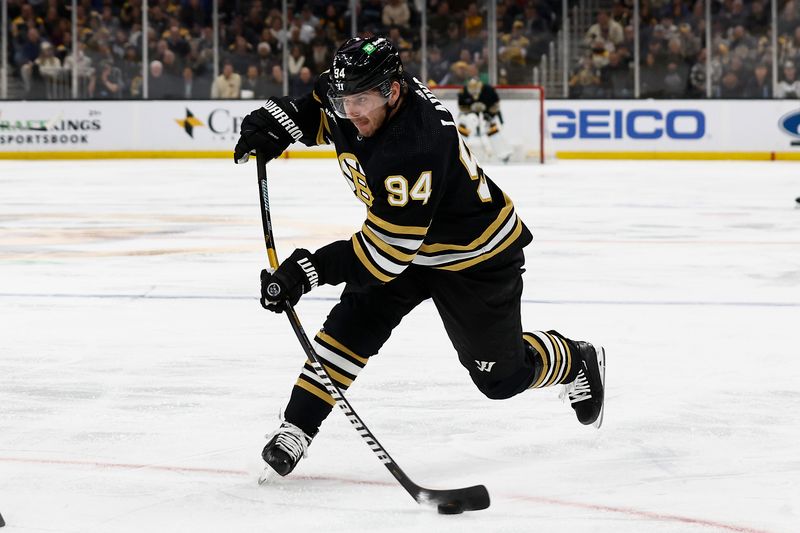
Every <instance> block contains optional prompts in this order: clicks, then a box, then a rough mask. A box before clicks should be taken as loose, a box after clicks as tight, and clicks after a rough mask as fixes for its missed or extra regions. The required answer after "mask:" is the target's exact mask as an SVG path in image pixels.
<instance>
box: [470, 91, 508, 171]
mask: <svg viewBox="0 0 800 533" xmlns="http://www.w3.org/2000/svg"><path fill="white" fill-rule="evenodd" d="M458 112H459V114H458V131H459V133H461V135H462V136H463V137H464V140H465V141H466V142H467V146H468V147H469V148H470V150H471V151H477V152H479V153H482V154H486V155H487V156H490V157H491V156H494V157H495V158H496V159H498V160H500V161H502V162H504V163H505V162H508V161H509V159H510V158H511V155H512V150H511V148H510V147H509V145H508V144H507V143H506V139H505V138H504V137H503V133H502V127H503V114H502V113H501V112H500V97H499V96H498V95H497V91H495V89H494V87H492V86H491V85H489V84H486V83H483V82H482V81H481V80H480V78H477V77H475V78H470V79H469V80H468V81H467V83H466V85H464V88H463V89H462V90H461V92H460V93H458Z"/></svg>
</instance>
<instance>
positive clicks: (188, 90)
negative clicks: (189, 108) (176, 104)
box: [181, 67, 208, 100]
mask: <svg viewBox="0 0 800 533" xmlns="http://www.w3.org/2000/svg"><path fill="white" fill-rule="evenodd" d="M206 94H208V93H201V92H200V91H199V88H198V86H197V84H196V83H195V81H194V71H193V70H192V68H191V67H184V68H183V73H182V75H181V98H182V99H184V100H196V99H198V98H203V97H205V95H206Z"/></svg>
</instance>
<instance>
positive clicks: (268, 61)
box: [256, 41, 277, 72]
mask: <svg viewBox="0 0 800 533" xmlns="http://www.w3.org/2000/svg"><path fill="white" fill-rule="evenodd" d="M256 51H257V54H256V66H257V67H258V71H259V72H270V71H271V70H272V66H273V65H275V64H276V63H277V60H276V59H275V58H274V57H272V47H271V46H270V45H269V43H268V42H266V41H261V42H260V43H258V46H257V47H256Z"/></svg>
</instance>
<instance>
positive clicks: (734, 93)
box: [719, 70, 744, 98]
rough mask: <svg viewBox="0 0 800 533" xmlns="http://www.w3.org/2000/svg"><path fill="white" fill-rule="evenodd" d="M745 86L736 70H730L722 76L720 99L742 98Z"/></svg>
mask: <svg viewBox="0 0 800 533" xmlns="http://www.w3.org/2000/svg"><path fill="white" fill-rule="evenodd" d="M743 89H744V84H743V83H742V80H741V79H740V78H739V75H738V74H737V73H736V71H734V70H729V71H727V72H725V73H724V74H723V75H722V79H721V80H720V92H719V97H720V98H741V97H742V96H743V95H744V90H743Z"/></svg>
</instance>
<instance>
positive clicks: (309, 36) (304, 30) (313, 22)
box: [298, 6, 319, 45]
mask: <svg viewBox="0 0 800 533" xmlns="http://www.w3.org/2000/svg"><path fill="white" fill-rule="evenodd" d="M318 24H319V19H318V18H317V17H316V16H314V14H313V13H312V12H311V9H310V8H309V7H308V6H305V7H304V8H303V11H302V12H301V13H300V19H299V21H298V25H299V28H300V41H302V43H303V44H306V45H307V44H310V43H311V41H312V40H313V39H314V37H316V36H317V29H316V28H317V25H318Z"/></svg>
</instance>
